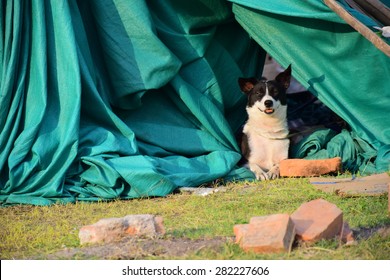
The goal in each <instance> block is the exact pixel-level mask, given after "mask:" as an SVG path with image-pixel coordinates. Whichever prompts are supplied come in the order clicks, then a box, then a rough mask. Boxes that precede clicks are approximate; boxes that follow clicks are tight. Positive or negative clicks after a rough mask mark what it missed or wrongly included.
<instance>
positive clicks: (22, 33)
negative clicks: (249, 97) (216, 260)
mask: <svg viewBox="0 0 390 280" xmlns="http://www.w3.org/2000/svg"><path fill="white" fill-rule="evenodd" d="M341 3H343V2H341ZM343 4H344V3H343ZM358 16H360V17H361V18H363V19H365V20H366V24H367V25H370V24H371V23H372V22H370V19H368V18H364V16H363V15H358ZM0 27H1V28H0V30H1V36H0V77H1V78H0V201H1V203H2V204H3V205H9V204H17V203H22V204H35V205H49V204H51V203H56V202H61V203H66V202H74V201H76V200H79V201H97V200H106V199H117V198H120V199H129V198H136V197H145V196H164V195H167V194H169V193H171V192H173V191H174V190H175V189H176V188H177V187H179V186H187V187H196V186H199V185H201V184H203V183H206V182H211V181H213V180H216V179H218V178H223V179H226V180H234V179H248V178H253V175H252V174H251V173H250V172H249V171H248V170H247V169H245V168H243V167H240V166H238V162H239V160H240V157H241V156H240V152H239V148H238V145H237V142H236V139H235V134H236V133H237V132H238V131H239V130H240V127H241V125H242V124H243V123H244V121H245V118H246V113H245V97H244V96H243V95H242V94H241V93H240V91H239V88H238V85H237V78H238V77H241V76H243V77H246V76H260V75H261V72H262V68H263V64H264V58H265V53H266V52H268V53H269V54H270V55H271V56H272V57H274V58H275V59H276V60H277V61H278V62H280V63H281V64H282V65H283V66H287V65H288V64H292V65H293V76H294V77H295V78H296V79H297V80H298V81H300V82H301V83H302V84H303V85H304V86H306V87H307V88H308V89H309V90H310V91H311V92H312V93H313V94H314V95H315V96H317V97H318V98H319V99H320V100H321V101H322V102H323V103H324V104H326V105H327V106H328V107H329V108H330V109H332V110H333V111H334V112H335V113H337V114H338V115H339V116H340V117H342V118H343V119H344V120H345V121H347V122H348V124H349V125H350V126H351V130H350V131H342V132H341V133H339V134H337V135H334V133H333V134H332V133H331V132H330V131H329V130H327V131H320V132H319V133H320V135H319V134H312V135H310V136H309V138H307V139H304V141H303V142H301V143H300V144H299V145H298V146H296V147H293V148H294V150H293V151H292V153H294V155H292V156H296V157H309V158H310V157H332V156H341V157H342V158H343V163H344V164H345V166H347V167H348V166H349V167H350V169H351V170H354V171H358V170H360V171H361V172H363V171H364V172H379V171H384V170H385V171H386V170H389V169H390V168H389V161H390V125H389V119H390V79H389V77H390V58H389V57H387V56H386V55H384V54H383V53H382V52H380V51H379V50H378V49H376V48H375V47H374V46H373V45H372V44H371V43H370V42H369V41H367V40H366V39H365V38H364V37H362V36H361V35H360V34H359V33H358V32H356V31H355V30H354V29H352V28H351V27H350V26H349V25H348V24H346V23H345V22H344V21H343V20H342V19H340V18H339V17H338V16H337V15H336V14H335V13H334V12H332V11H331V10H330V9H329V8H328V7H327V6H326V5H325V4H324V3H323V2H322V1H315V0H310V1H286V0H273V1H255V0H234V1H224V0H214V1H210V0H197V1H195V0H194V1H182V0H171V1H158V0H154V1H152V0H150V1H142V0H137V1H136V0H134V1H125V0H123V1H122V0H105V1H76V0H56V1H40V0H36V1H7V0H6V1H3V2H2V5H0Z"/></svg>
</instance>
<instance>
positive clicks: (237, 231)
mask: <svg viewBox="0 0 390 280" xmlns="http://www.w3.org/2000/svg"><path fill="white" fill-rule="evenodd" d="M248 230H249V225H248V224H239V225H235V226H234V227H233V232H234V235H235V236H236V243H239V244H240V243H241V242H242V240H243V238H244V236H245V235H247V234H248Z"/></svg>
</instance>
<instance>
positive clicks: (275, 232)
mask: <svg viewBox="0 0 390 280" xmlns="http://www.w3.org/2000/svg"><path fill="white" fill-rule="evenodd" d="M236 233H238V235H237V234H236V240H237V237H240V234H241V235H242V237H241V238H240V239H241V241H240V246H241V248H242V249H243V250H244V251H246V252H254V253H276V252H289V251H291V247H292V243H293V241H294V237H295V227H294V224H293V222H292V221H291V219H290V216H289V215H288V214H274V215H269V216H260V217H253V218H251V220H250V223H249V225H248V226H246V227H245V226H238V227H236Z"/></svg>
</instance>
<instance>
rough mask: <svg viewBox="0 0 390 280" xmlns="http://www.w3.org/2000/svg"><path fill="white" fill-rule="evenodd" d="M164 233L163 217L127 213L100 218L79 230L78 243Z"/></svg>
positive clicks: (152, 235) (110, 240)
mask: <svg viewBox="0 0 390 280" xmlns="http://www.w3.org/2000/svg"><path fill="white" fill-rule="evenodd" d="M164 233H165V230H164V225H163V219H162V217H160V216H154V215H148V214H145V215H128V216H125V217H123V218H106V219H101V220H99V221H98V222H97V223H95V224H92V225H87V226H83V227H82V228H81V229H80V231H79V238H80V244H85V243H97V242H113V241H116V240H119V239H121V238H123V237H125V236H142V237H154V236H158V235H162V234H164Z"/></svg>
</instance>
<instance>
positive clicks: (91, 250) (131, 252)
mask: <svg viewBox="0 0 390 280" xmlns="http://www.w3.org/2000/svg"><path fill="white" fill-rule="evenodd" d="M352 231H353V234H354V237H355V240H356V242H360V241H361V240H365V239H368V238H370V237H371V236H373V235H374V234H378V235H379V236H381V237H383V238H387V237H389V236H390V225H385V226H383V225H382V226H377V227H370V228H355V229H352ZM227 242H234V238H233V237H218V238H211V239H197V240H191V239H186V238H156V239H140V238H134V237H128V238H124V239H122V240H121V241H118V242H113V243H105V244H94V245H89V246H85V247H81V248H66V249H63V250H60V251H58V252H55V253H52V254H49V255H44V256H42V255H41V256H37V257H36V258H33V259H49V260H50V259H55V260H61V259H63V260H68V259H97V260H122V259H123V260H134V259H145V258H157V259H163V258H171V259H172V258H185V257H186V256H188V255H193V254H196V253H197V252H200V251H201V250H211V251H214V252H221V251H222V248H223V245H224V244H226V243H227Z"/></svg>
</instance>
